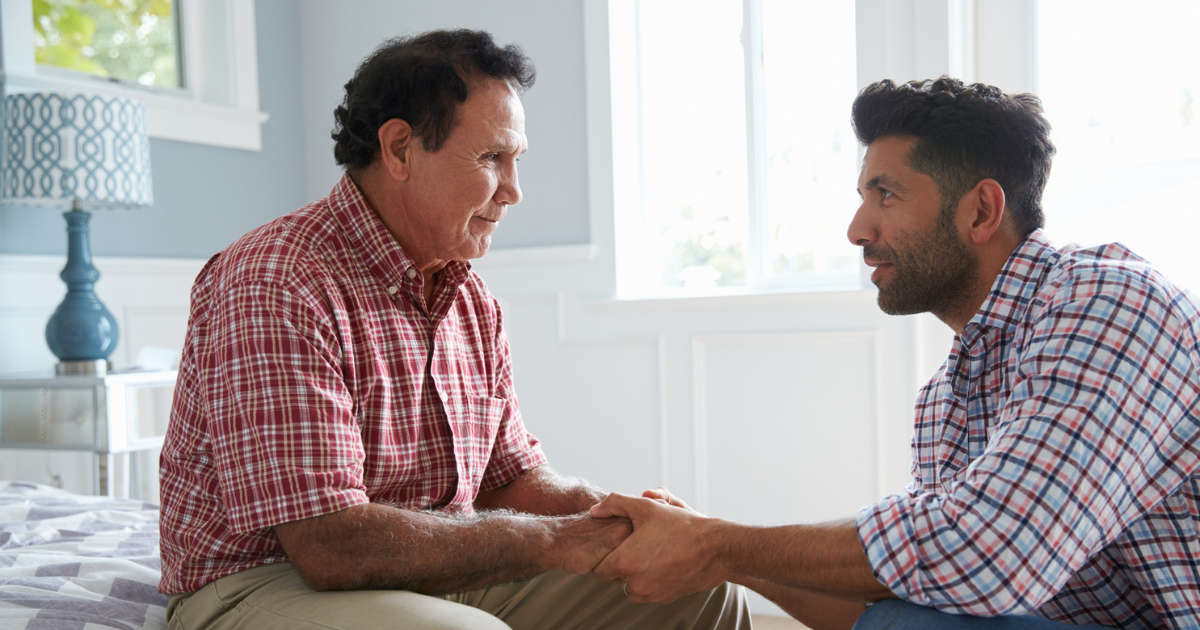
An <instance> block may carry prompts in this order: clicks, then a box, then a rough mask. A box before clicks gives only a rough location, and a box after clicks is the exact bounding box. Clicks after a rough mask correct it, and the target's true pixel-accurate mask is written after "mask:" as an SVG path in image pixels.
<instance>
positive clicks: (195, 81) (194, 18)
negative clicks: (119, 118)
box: [0, 0, 267, 151]
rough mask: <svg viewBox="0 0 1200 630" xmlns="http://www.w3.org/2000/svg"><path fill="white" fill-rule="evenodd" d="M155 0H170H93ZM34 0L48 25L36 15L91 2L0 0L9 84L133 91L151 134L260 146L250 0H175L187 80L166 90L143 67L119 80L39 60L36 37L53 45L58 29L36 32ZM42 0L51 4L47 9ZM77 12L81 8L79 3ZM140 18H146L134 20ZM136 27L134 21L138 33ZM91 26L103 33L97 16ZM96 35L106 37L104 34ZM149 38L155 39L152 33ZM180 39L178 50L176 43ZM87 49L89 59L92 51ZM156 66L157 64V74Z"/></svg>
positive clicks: (19, 88)
mask: <svg viewBox="0 0 1200 630" xmlns="http://www.w3.org/2000/svg"><path fill="white" fill-rule="evenodd" d="M160 3H167V4H169V3H170V0H139V1H138V2H133V1H132V0H130V1H129V2H125V1H124V0H120V1H118V0H114V2H99V3H97V4H101V5H105V6H110V5H120V6H125V5H127V4H128V5H129V6H141V5H143V4H149V5H157V4H160ZM35 4H39V6H41V9H39V12H38V15H39V18H38V24H39V26H40V27H42V28H45V27H46V26H47V25H46V24H44V23H43V22H42V19H41V17H43V16H48V17H49V18H50V20H51V22H52V23H51V24H50V26H53V21H54V11H56V10H57V11H66V8H68V7H75V8H80V7H83V6H84V5H85V4H91V3H90V2H89V3H85V2H82V1H81V0H44V3H43V0H39V1H38V3H35V2H33V1H32V0H4V2H0V57H2V58H3V63H4V79H5V89H6V90H7V91H9V92H33V91H58V92H67V93H89V94H104V95H113V96H124V97H127V98H134V99H137V100H140V101H141V102H143V103H145V105H146V126H147V130H148V131H149V132H150V136H151V137H153V138H165V139H169V140H179V141H182V142H194V143H198V144H207V145H213V146H219V147H229V148H237V149H246V150H252V151H257V150H259V149H261V147H262V131H261V125H262V123H264V122H266V120H267V115H266V114H265V113H262V112H260V111H258V67H257V66H258V51H257V47H256V43H255V37H256V34H255V24H254V2H253V0H203V1H192V2H181V3H176V4H175V5H174V9H175V10H177V12H178V14H179V15H178V16H177V18H176V20H175V24H176V33H175V38H176V39H175V42H176V46H177V52H179V53H180V54H179V55H178V56H177V58H178V59H180V60H181V61H180V62H178V69H177V75H176V76H177V77H179V76H182V78H183V79H184V81H183V84H182V86H180V88H179V89H165V90H162V89H149V88H147V87H146V86H143V85H141V84H140V83H139V82H138V79H140V78H141V77H142V76H144V75H145V74H146V70H142V71H141V72H140V74H138V75H137V76H136V77H135V78H134V80H133V81H130V82H126V83H120V82H113V81H110V80H108V78H105V77H101V76H89V75H87V74H83V73H80V72H71V71H65V70H62V69H60V68H55V67H51V66H48V65H44V64H40V63H38V54H37V52H36V49H37V39H38V37H42V38H44V39H45V40H46V43H47V44H50V46H51V47H53V46H54V45H55V42H54V41H52V39H53V37H54V36H55V35H57V36H58V37H59V38H60V39H59V43H61V37H62V35H63V33H62V32H61V31H59V32H57V33H51V32H41V33H39V32H38V30H37V29H35V27H34V24H35V22H34V15H35V11H34V5H35ZM45 4H49V5H50V8H49V9H48V10H47V9H46V7H45ZM80 15H84V13H83V12H82V11H81V13H80ZM73 19H79V18H78V17H76V18H73ZM92 19H94V20H96V18H92ZM112 19H116V18H112ZM97 21H99V20H97ZM153 21H154V22H155V23H156V24H158V23H169V22H171V20H170V19H164V18H158V17H157V16H155V19H154V20H153ZM142 25H144V22H143V23H141V24H139V26H138V27H137V28H141V26H142ZM137 28H135V29H134V30H135V33H134V35H135V36H136V30H137ZM73 32H78V31H73ZM96 33H97V34H100V29H99V24H98V25H97V31H96ZM147 35H149V34H147ZM96 36H97V35H96V34H94V35H93V37H96ZM99 36H101V37H103V35H102V34H100V35H99ZM147 42H148V43H149V44H151V45H156V44H155V43H154V42H153V41H152V40H151V39H150V38H149V37H147ZM93 43H95V40H93ZM180 45H181V46H182V50H181V51H180V50H178V48H179V46H180ZM82 48H83V46H80V51H79V52H80V53H81V56H83V57H88V55H86V54H83V53H84V52H86V51H83V50H82ZM59 52H63V51H61V50H60V51H59ZM90 52H92V53H95V52H96V51H95V50H93V51H90ZM45 54H46V53H43V55H45ZM63 54H67V53H65V52H64V53H63ZM108 54H110V55H111V52H110V53H108ZM143 54H144V49H143ZM117 55H118V57H120V56H121V55H122V53H121V52H119V51H118V53H117ZM91 57H92V58H93V59H94V57H95V55H94V54H93V55H91ZM110 58H111V57H110ZM172 63H177V62H175V61H173V60H172V58H170V57H164V64H165V65H168V66H169V65H170V64H172ZM151 67H154V64H151ZM165 73H166V72H165V71H164V74H165ZM157 74H158V72H157V71H156V77H155V80H157Z"/></svg>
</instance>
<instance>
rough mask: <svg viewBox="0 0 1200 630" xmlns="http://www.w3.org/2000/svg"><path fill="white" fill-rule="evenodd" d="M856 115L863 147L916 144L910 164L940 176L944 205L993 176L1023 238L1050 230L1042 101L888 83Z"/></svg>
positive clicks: (867, 91)
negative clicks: (884, 141)
mask: <svg viewBox="0 0 1200 630" xmlns="http://www.w3.org/2000/svg"><path fill="white" fill-rule="evenodd" d="M852 112H853V114H852V116H853V119H854V133H855V135H857V136H858V141H859V142H861V143H863V144H864V145H869V144H871V143H872V142H874V141H875V140H876V139H878V138H882V137H884V136H892V135H905V136H914V137H915V138H916V139H917V140H916V142H915V143H914V144H913V148H912V151H911V152H910V153H909V155H908V164H909V166H910V167H911V168H912V169H913V170H914V171H917V172H918V173H922V174H925V175H928V176H929V177H931V178H933V180H934V182H936V183H937V187H938V192H939V193H940V194H941V196H942V204H943V207H947V206H949V205H950V204H953V203H955V202H957V201H958V200H959V199H960V198H962V196H963V195H965V194H967V192H968V191H969V190H971V189H972V188H974V187H975V184H978V183H979V182H980V180H983V179H988V178H991V179H994V180H996V181H997V182H998V183H999V184H1000V187H1001V188H1003V189H1004V196H1005V206H1006V207H1007V211H1008V213H1009V215H1010V216H1011V217H1012V219H1013V224H1014V225H1015V226H1016V228H1017V232H1018V234H1019V235H1020V236H1022V237H1024V236H1027V235H1028V234H1029V233H1030V232H1032V231H1034V230H1035V229H1037V228H1040V227H1042V226H1043V225H1044V224H1045V216H1044V215H1043V214H1042V190H1043V189H1045V187H1046V180H1047V179H1048V178H1049V176H1050V162H1051V159H1052V158H1053V157H1054V144H1053V143H1052V142H1051V141H1050V123H1049V122H1047V121H1046V118H1045V116H1044V115H1043V113H1042V102H1041V100H1040V99H1038V97H1037V96H1034V95H1033V94H1005V93H1004V92H1002V91H1001V90H1000V89H999V88H996V87H992V86H990V85H984V84H982V83H975V84H972V85H964V84H963V82H962V81H959V80H958V79H951V78H950V77H945V76H944V77H942V78H940V79H938V80H936V81H928V80H927V81H910V82H908V83H905V84H902V85H897V84H895V83H893V82H892V81H888V80H884V81H879V82H877V83H872V84H871V85H868V86H867V87H866V88H864V89H863V91H862V92H860V93H859V95H858V98H856V99H855V100H854V106H853V108H852Z"/></svg>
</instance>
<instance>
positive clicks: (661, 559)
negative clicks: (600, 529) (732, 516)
mask: <svg viewBox="0 0 1200 630" xmlns="http://www.w3.org/2000/svg"><path fill="white" fill-rule="evenodd" d="M591 516H592V518H593V519H612V518H623V519H628V520H629V522H630V523H632V525H633V532H632V533H631V534H629V536H628V538H625V539H624V541H622V542H620V544H619V545H617V547H616V548H615V549H613V550H612V551H611V552H609V553H608V554H607V555H606V556H605V557H604V558H603V560H601V561H600V562H599V564H597V565H596V566H595V567H594V568H592V573H593V575H595V577H596V579H599V580H614V581H618V582H622V583H623V584H624V590H625V593H626V594H627V595H628V596H629V600H630V601H632V602H634V603H657V604H667V603H670V602H672V601H675V600H676V599H678V598H680V597H683V596H685V595H690V594H692V593H696V592H699V591H705V590H710V589H713V588H716V587H717V586H719V585H720V584H721V583H722V582H725V581H726V580H727V579H728V577H729V576H728V575H726V572H725V571H723V570H722V569H721V567H719V566H718V562H717V558H716V554H715V553H713V552H714V551H715V545H716V544H717V543H718V541H719V529H720V521H718V520H717V519H710V518H707V517H705V516H704V515H703V514H700V513H699V512H697V511H695V510H693V509H691V508H690V507H688V505H687V504H686V503H684V502H683V501H682V500H680V499H679V498H677V497H675V496H673V495H672V494H671V493H670V492H668V491H667V490H666V489H665V488H658V489H656V490H647V491H646V492H643V493H642V496H641V497H633V496H629V495H624V494H620V493H616V492H614V493H612V494H610V495H608V497H607V498H605V499H604V500H603V501H602V502H600V503H598V504H596V505H594V506H592V508H591Z"/></svg>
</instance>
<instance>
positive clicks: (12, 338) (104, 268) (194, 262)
mask: <svg viewBox="0 0 1200 630" xmlns="http://www.w3.org/2000/svg"><path fill="white" fill-rule="evenodd" d="M92 263H93V265H95V267H96V268H97V269H98V270H99V271H100V280H99V281H97V282H96V286H95V290H96V294H97V295H98V296H99V297H100V300H101V301H102V302H104V305H105V306H106V307H108V310H109V312H111V313H112V314H113V316H114V317H116V318H117V325H118V326H119V327H120V334H121V337H120V341H119V343H118V344H117V348H116V350H115V351H114V352H113V354H112V356H111V357H110V360H111V361H112V362H113V363H114V364H115V365H118V366H121V365H131V364H133V362H134V361H135V360H136V358H137V354H138V351H139V350H140V349H141V348H142V347H144V346H157V347H167V348H175V349H179V348H181V347H182V345H183V335H184V333H185V332H186V329H187V317H188V299H189V294H190V292H191V286H192V282H193V281H194V280H195V278H196V275H197V274H198V273H200V269H201V268H202V267H203V266H204V263H205V261H203V260H198V259H172V258H115V257H114V258H107V257H97V258H94V259H93V261H92ZM64 265H66V257H65V256H32V255H16V254H0V373H8V372H32V371H41V370H48V369H50V368H52V367H53V366H54V363H55V362H56V359H55V358H54V356H53V355H52V354H51V353H50V350H49V348H48V347H47V346H46V341H45V328H46V321H47V320H48V319H49V318H50V315H51V314H52V313H53V312H54V309H55V308H57V307H58V304H59V302H61V301H62V298H63V296H64V295H65V294H66V290H67V289H66V285H64V284H63V282H62V280H61V279H60V278H59V277H58V274H59V272H60V271H62V268H63V266H64Z"/></svg>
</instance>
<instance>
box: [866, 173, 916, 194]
mask: <svg viewBox="0 0 1200 630" xmlns="http://www.w3.org/2000/svg"><path fill="white" fill-rule="evenodd" d="M881 186H882V187H884V188H887V189H889V190H891V191H894V192H900V191H904V190H907V188H905V187H904V186H902V185H901V184H900V182H898V181H896V180H895V179H894V178H892V177H890V176H889V175H888V174H887V173H880V174H878V175H876V176H875V177H872V178H871V179H868V180H867V183H866V184H864V185H863V190H875V189H876V188H879V187H881ZM858 194H859V196H860V197H861V196H862V190H859V191H858Z"/></svg>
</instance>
